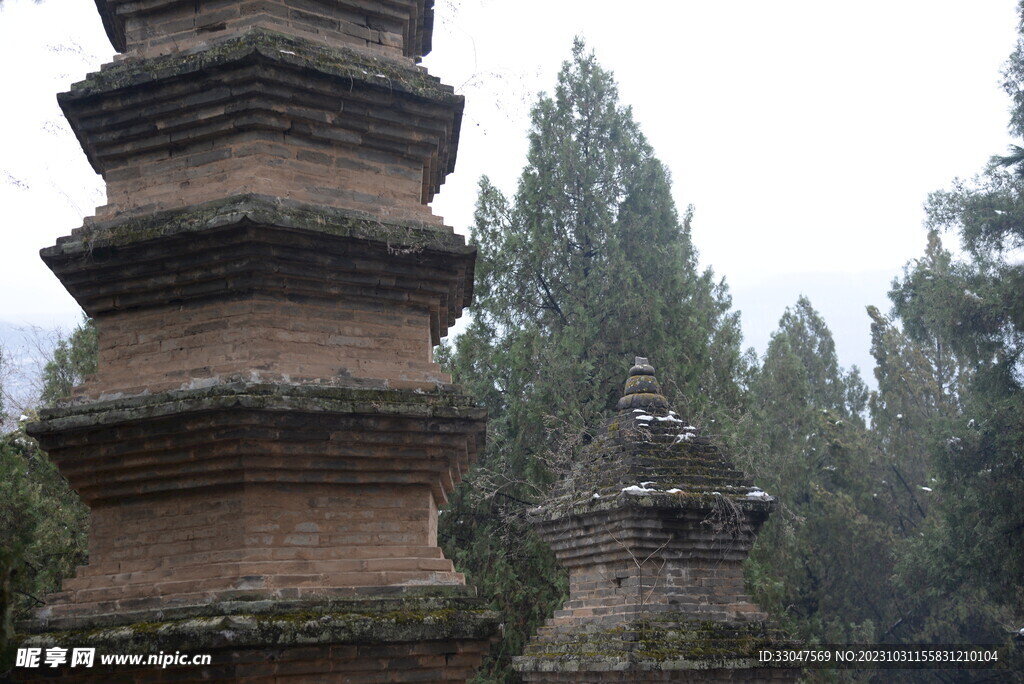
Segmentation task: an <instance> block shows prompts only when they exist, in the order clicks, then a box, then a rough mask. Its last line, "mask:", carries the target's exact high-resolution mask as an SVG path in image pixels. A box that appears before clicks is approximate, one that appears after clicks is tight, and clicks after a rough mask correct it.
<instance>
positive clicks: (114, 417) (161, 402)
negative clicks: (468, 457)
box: [26, 381, 486, 435]
mask: <svg viewBox="0 0 1024 684" xmlns="http://www.w3.org/2000/svg"><path fill="white" fill-rule="evenodd" d="M225 409H247V410H268V411H281V410H288V411H310V412H315V413H325V412H329V413H337V414H358V415H384V416H399V417H410V418H441V419H445V418H447V419H456V420H470V421H481V420H483V419H484V418H485V416H486V410H485V409H483V408H479V407H477V406H476V404H475V402H474V401H473V400H472V399H471V398H470V397H467V396H466V395H464V394H461V393H460V392H459V391H457V388H456V387H454V386H441V385H439V386H438V387H437V388H436V390H435V391H433V392H415V391H410V390H395V389H361V388H352V387H341V386H332V385H313V384H305V385H296V384H283V383H282V384H274V383H253V382H244V381H238V382H232V383H221V384H216V385H212V386H210V387H203V388H199V389H184V390H173V391H168V392H161V393H158V394H146V395H138V396H132V397H126V398H118V399H107V400H101V401H89V402H85V403H81V404H69V405H64V406H59V407H54V408H48V409H42V410H41V411H40V413H39V417H40V420H39V421H37V422H33V423H30V424H29V425H28V426H27V427H26V430H27V431H28V433H29V434H31V435H42V434H46V433H49V432H53V431H59V430H67V429H79V428H88V427H92V426H97V425H111V424H115V423H121V422H130V421H135V420H143V419H149V418H155V417H161V416H168V415H180V414H184V413H194V412H201V411H216V410H225Z"/></svg>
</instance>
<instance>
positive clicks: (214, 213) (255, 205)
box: [40, 194, 476, 262]
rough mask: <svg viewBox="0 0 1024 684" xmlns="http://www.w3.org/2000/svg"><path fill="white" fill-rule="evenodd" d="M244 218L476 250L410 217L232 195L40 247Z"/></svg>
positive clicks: (57, 253) (58, 251) (94, 244)
mask: <svg viewBox="0 0 1024 684" xmlns="http://www.w3.org/2000/svg"><path fill="white" fill-rule="evenodd" d="M243 221H249V222H252V223H254V224H259V225H267V226H275V227H280V228H291V229H297V230H304V231H310V232H313V233H319V234H323V235H328V236H333V237H347V238H356V239H359V240H368V241H373V242H382V243H385V244H387V245H389V246H390V247H391V248H392V249H393V250H396V251H405V250H409V251H417V252H419V251H437V252H444V253H448V254H453V255H456V256H461V255H465V254H474V253H476V247H473V246H467V245H466V240H465V238H464V237H463V236H462V235H459V234H457V233H454V232H452V231H451V229H441V228H438V227H437V226H432V225H430V224H427V223H419V222H413V221H382V220H381V219H379V218H377V217H375V216H371V215H369V214H365V213H362V212H357V211H350V210H345V209H339V208H335V207H326V206H323V205H312V204H307V203H305V202H297V201H295V200H289V199H283V198H279V197H270V196H267V195H252V194H247V195H235V196H233V197H228V198H225V199H223V200H216V201H213V202H204V203H202V204H198V205H195V206H191V207H186V208H184V209H170V210H165V211H161V212H158V213H156V214H151V215H146V216H126V217H118V218H115V219H112V220H109V221H88V222H87V223H86V225H84V226H83V227H81V228H76V229H75V230H73V231H72V233H71V235H68V236H65V237H61V238H58V239H57V244H55V245H54V246H52V247H46V248H43V249H42V250H40V256H42V257H43V259H44V260H46V261H48V262H49V261H51V260H55V259H59V258H61V257H65V258H67V257H74V256H83V255H87V254H90V253H92V252H93V251H94V250H96V249H102V248H105V247H125V246H128V245H133V244H136V243H139V242H143V241H147V240H153V239H157V238H164V237H173V236H179V235H188V234H192V233H202V232H204V231H208V230H212V229H215V228H222V227H224V226H231V225H235V224H238V223H241V222H243Z"/></svg>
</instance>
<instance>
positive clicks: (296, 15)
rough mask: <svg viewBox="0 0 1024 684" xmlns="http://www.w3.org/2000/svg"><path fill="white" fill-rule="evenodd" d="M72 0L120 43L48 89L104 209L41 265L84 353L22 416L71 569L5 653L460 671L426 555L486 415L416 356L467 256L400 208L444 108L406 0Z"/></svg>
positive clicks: (444, 326) (436, 160) (449, 117)
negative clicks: (86, 332) (73, 522)
mask: <svg viewBox="0 0 1024 684" xmlns="http://www.w3.org/2000/svg"><path fill="white" fill-rule="evenodd" d="M96 3H97V6H98V8H99V12H100V15H101V17H102V20H103V24H104V27H105V28H106V31H107V34H108V35H109V37H110V39H111V42H112V43H113V45H114V47H115V48H116V49H117V50H118V51H119V52H122V53H123V55H122V56H120V58H119V59H118V60H117V61H115V62H113V63H112V64H108V65H106V66H104V67H103V68H102V69H101V70H100V71H99V72H98V73H94V74H90V75H89V76H88V78H87V79H86V80H84V81H82V82H80V83H77V84H75V85H74V86H72V89H71V90H70V91H69V92H67V93H63V94H61V95H60V96H59V98H58V99H59V101H60V104H61V107H62V108H63V110H64V112H65V115H66V116H67V118H68V120H69V121H70V122H71V125H72V127H73V129H74V130H75V133H76V135H77V136H78V139H79V141H80V142H81V144H82V147H83V149H84V150H85V152H86V155H87V156H88V158H89V161H90V162H91V163H92V165H93V167H94V168H95V169H96V171H97V172H99V173H100V174H102V175H103V177H104V179H105V181H106V183H107V197H108V203H107V205H106V206H103V207H100V208H99V209H98V210H97V213H96V216H95V217H93V218H90V219H86V221H85V224H84V225H83V226H82V227H81V228H78V229H76V230H74V231H72V234H71V235H70V236H68V237H64V238H61V239H60V240H58V241H57V244H56V245H54V246H53V247H49V248H47V249H44V250H42V256H43V259H44V260H45V262H46V263H47V265H48V266H49V267H50V268H51V269H52V270H53V272H54V273H55V274H56V275H57V276H58V277H59V278H60V280H61V282H62V283H63V284H64V285H65V287H66V288H67V289H68V291H69V292H70V293H71V294H72V295H73V296H74V297H75V299H76V300H77V301H78V302H79V304H81V306H82V308H83V309H84V310H85V311H86V313H88V315H89V316H91V317H92V318H93V320H94V321H95V323H96V326H97V329H98V332H99V371H98V373H97V374H96V375H95V376H94V377H92V378H90V379H89V380H88V381H87V382H86V383H85V384H84V385H83V386H82V387H80V388H78V389H77V391H76V396H75V397H74V398H72V400H70V401H68V402H65V403H64V404H63V405H61V406H59V407H57V408H54V409H49V410H45V411H42V412H41V415H40V419H39V420H38V422H36V423H34V424H32V425H31V426H30V428H29V430H30V433H31V434H32V435H34V436H35V437H36V438H37V439H38V440H39V442H40V444H41V445H42V447H43V448H44V449H45V450H46V451H47V452H48V453H49V455H50V457H51V459H53V461H54V462H55V463H56V464H57V465H58V466H59V468H60V470H61V472H62V473H63V474H64V475H65V476H66V477H67V479H68V480H69V482H70V483H71V485H72V487H74V489H75V490H76V491H78V492H79V494H80V495H81V497H82V499H83V501H85V502H86V503H87V504H88V506H89V507H90V509H91V528H90V542H89V545H90V546H89V564H88V565H87V566H85V567H82V568H79V570H78V573H77V575H76V576H75V577H74V578H72V579H69V580H67V581H66V582H65V583H64V586H63V591H61V592H60V593H58V594H56V595H54V596H51V597H50V598H49V600H48V604H47V606H46V608H44V609H43V610H42V611H41V612H40V614H39V619H38V620H36V621H34V622H32V623H30V624H27V625H23V626H22V627H23V631H26V632H29V636H28V637H27V639H26V642H25V645H42V646H46V645H52V644H67V645H74V646H90V645H92V646H96V647H98V648H99V649H100V650H101V651H104V650H105V651H109V652H114V653H126V652H140V653H157V652H158V651H165V652H173V651H175V650H180V651H182V652H189V653H211V654H212V655H213V664H212V665H211V666H210V667H209V668H206V669H205V670H204V669H201V668H184V669H182V668H178V669H175V668H169V669H168V670H165V671H162V672H163V674H161V673H158V672H154V669H153V668H152V667H151V668H148V669H146V670H141V671H140V672H139V673H137V674H135V675H134V676H135V677H136V678H137V679H138V680H140V681H164V679H158V678H157V677H165V678H167V680H168V681H171V680H173V681H186V680H188V681H190V680H191V678H195V679H196V680H199V679H202V680H203V681H209V680H223V681H236V680H242V681H250V680H252V681H256V680H260V681H286V680H287V681H292V680H294V681H313V680H315V681H353V682H354V681H383V680H382V679H380V678H381V677H382V676H383V675H382V674H381V673H383V672H387V677H388V678H389V679H388V680H387V681H413V680H415V681H427V680H429V681H444V682H456V681H465V679H466V678H467V677H468V676H470V675H471V673H472V671H473V669H474V668H475V667H476V665H477V664H478V662H479V660H480V658H481V654H482V652H483V650H484V649H485V648H486V647H487V645H488V643H489V639H490V637H491V635H492V634H493V633H494V631H495V630H496V627H497V619H496V615H495V614H493V613H489V612H487V611H484V610H482V609H481V607H480V605H479V603H478V602H477V601H476V599H475V598H474V594H473V592H472V591H471V590H469V589H468V588H467V587H466V586H465V582H464V578H463V576H462V575H461V574H459V573H458V572H456V571H455V570H454V568H453V567H452V563H451V562H450V561H449V560H447V559H446V558H444V556H443V554H442V553H441V550H440V549H439V548H438V546H437V507H438V505H440V504H443V503H444V502H445V501H446V496H447V494H448V493H449V492H450V491H451V490H452V488H453V487H454V485H455V484H456V483H458V481H459V480H460V477H461V475H462V474H463V473H464V472H465V470H466V469H467V467H468V466H469V464H470V462H472V461H473V459H474V458H475V456H476V454H477V452H478V450H479V449H480V448H481V447H482V444H483V440H484V422H485V415H484V413H483V411H482V410H481V409H479V408H477V407H476V406H475V404H474V402H473V401H471V399H470V398H468V397H466V396H464V395H462V394H460V392H459V390H458V388H457V387H454V386H452V385H451V384H450V378H449V377H448V376H446V375H445V374H443V373H442V372H441V371H440V369H439V367H438V366H437V364H435V363H434V362H433V359H432V350H433V346H434V345H436V344H437V343H438V341H439V340H440V338H441V337H443V336H444V335H445V334H446V333H447V330H448V327H449V326H450V325H452V324H453V322H454V321H455V319H456V318H457V317H458V316H459V315H461V312H462V309H463V307H465V306H467V305H468V304H469V303H470V300H471V298H472V290H473V265H474V259H475V252H474V250H473V249H472V248H470V247H467V246H466V245H465V243H464V240H463V238H462V237H461V236H458V235H456V234H454V233H453V231H452V230H451V229H450V228H448V227H446V226H445V225H444V224H443V223H442V221H441V219H439V218H437V217H435V216H433V215H432V214H431V211H430V208H429V206H428V203H429V202H430V200H431V199H432V198H433V196H434V193H435V192H437V191H438V189H439V188H440V185H441V184H442V182H443V181H444V179H445V176H446V175H447V174H448V173H449V172H450V171H451V170H452V169H453V166H454V163H455V155H456V147H457V143H458V136H459V126H460V121H461V116H462V108H463V100H462V97H461V96H458V95H455V94H454V92H453V90H452V89H451V88H450V87H448V86H445V85H443V84H441V83H440V82H439V81H438V80H437V79H435V78H433V77H431V76H429V75H428V74H427V73H426V71H425V70H424V69H423V68H422V67H421V66H419V65H418V62H419V60H420V57H421V56H422V55H423V54H425V53H427V52H428V51H429V50H430V36H431V30H432V22H433V8H432V6H433V0H146V1H145V2H139V1H138V0H96ZM62 672H63V673H64V674H65V675H68V676H74V677H76V678H77V679H80V680H82V681H86V680H88V681H93V680H94V681H107V680H106V679H105V677H107V676H109V673H107V674H106V675H105V674H103V673H100V672H97V671H96V670H71V669H67V670H62ZM117 672H118V674H119V675H122V676H126V675H125V672H126V671H125V669H124V668H120V669H118V670H117ZM26 673H28V674H29V675H31V671H22V672H21V674H22V675H25V674H26ZM168 673H170V674H168ZM89 677H93V678H94V679H89Z"/></svg>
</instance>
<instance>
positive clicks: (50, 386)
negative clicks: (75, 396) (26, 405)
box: [40, 315, 99, 406]
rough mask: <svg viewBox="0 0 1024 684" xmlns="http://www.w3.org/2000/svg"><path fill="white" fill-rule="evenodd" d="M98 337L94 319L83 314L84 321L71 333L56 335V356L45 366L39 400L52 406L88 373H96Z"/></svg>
mask: <svg viewBox="0 0 1024 684" xmlns="http://www.w3.org/2000/svg"><path fill="white" fill-rule="evenodd" d="M98 344H99V340H98V337H97V333H96V325H95V324H94V323H93V322H92V319H90V318H88V317H86V316H84V315H83V316H82V322H81V323H80V324H79V325H78V327H76V328H75V329H74V330H73V331H72V332H71V335H70V336H68V337H64V336H63V335H61V336H60V337H58V338H57V344H56V346H55V347H54V350H53V356H52V358H51V359H50V361H48V362H47V364H46V366H45V367H44V368H43V390H42V393H41V395H40V401H41V402H42V403H43V405H45V406H49V405H52V404H53V403H54V402H57V401H59V400H60V399H63V398H65V397H67V396H70V394H71V389H72V388H73V387H75V386H76V385H80V384H82V382H83V381H84V380H85V379H86V377H87V376H89V375H92V374H93V373H95V372H96V364H97V362H98V356H99V352H98Z"/></svg>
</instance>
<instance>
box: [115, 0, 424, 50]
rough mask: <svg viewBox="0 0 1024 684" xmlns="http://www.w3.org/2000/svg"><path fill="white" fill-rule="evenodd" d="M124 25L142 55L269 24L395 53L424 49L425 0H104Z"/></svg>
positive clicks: (128, 42) (303, 34)
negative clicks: (368, 0) (370, 0)
mask: <svg viewBox="0 0 1024 684" xmlns="http://www.w3.org/2000/svg"><path fill="white" fill-rule="evenodd" d="M105 4H106V5H107V6H108V7H109V8H110V10H111V11H112V13H114V14H116V15H117V16H118V18H119V19H120V20H121V21H123V24H124V29H123V30H124V38H125V47H126V49H127V50H128V51H131V52H132V53H134V54H137V55H142V56H147V57H149V56H153V55H156V54H164V53H168V52H178V51H182V50H188V49H189V48H192V47H195V46H196V45H198V44H201V43H203V42H204V41H207V40H210V39H215V38H217V37H219V36H221V35H223V34H225V33H232V32H238V31H243V30H245V29H248V28H251V27H263V28H270V29H274V30H277V31H281V32H283V33H288V34H290V35H296V36H301V37H305V38H310V39H315V40H318V41H320V42H323V43H325V44H328V45H332V46H336V47H350V48H356V49H365V50H372V51H374V52H377V53H381V54H386V55H388V56H390V57H393V58H399V57H403V56H409V57H417V56H419V55H420V54H421V53H422V51H423V45H422V41H423V39H424V36H423V35H422V34H423V26H422V24H423V22H424V19H425V18H424V16H423V12H424V11H425V10H427V9H428V8H427V7H426V6H425V5H424V3H423V1H422V0H389V2H386V3H384V2H366V1H364V0H343V1H342V2H337V1H334V2H330V1H328V0H244V1H240V0H203V2H201V3H200V2H195V1H194V0H159V1H156V2H147V3H137V2H136V3H131V2H127V1H126V0H106V2H105Z"/></svg>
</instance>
